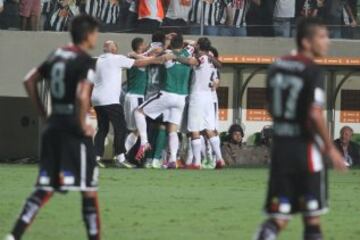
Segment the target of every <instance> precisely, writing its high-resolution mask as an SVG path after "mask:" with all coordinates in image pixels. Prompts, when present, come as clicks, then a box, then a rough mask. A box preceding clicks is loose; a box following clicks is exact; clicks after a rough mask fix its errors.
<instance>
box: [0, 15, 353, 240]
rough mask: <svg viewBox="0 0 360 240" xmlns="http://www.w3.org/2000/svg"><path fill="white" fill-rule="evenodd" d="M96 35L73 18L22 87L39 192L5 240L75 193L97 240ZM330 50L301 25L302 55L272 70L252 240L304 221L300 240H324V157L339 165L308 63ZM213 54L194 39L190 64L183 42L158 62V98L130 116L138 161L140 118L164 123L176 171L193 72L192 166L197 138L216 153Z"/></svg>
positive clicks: (319, 82) (315, 30)
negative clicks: (261, 210) (269, 133)
mask: <svg viewBox="0 0 360 240" xmlns="http://www.w3.org/2000/svg"><path fill="white" fill-rule="evenodd" d="M97 29H98V23H97V21H96V20H95V19H93V18H92V17H89V16H78V17H75V18H74V19H73V21H72V24H71V30H70V34H71V37H72V40H73V45H70V46H66V47H62V48H58V49H56V50H55V51H54V52H53V53H51V54H50V56H49V57H48V58H47V59H46V60H45V61H44V62H43V63H42V64H41V65H40V66H39V67H37V68H35V69H34V70H32V71H31V72H30V73H29V74H28V75H27V76H26V77H25V82H24V84H25V89H26V91H27V93H28V95H29V96H30V99H31V101H32V103H33V105H34V106H35V107H36V109H37V110H38V112H39V114H40V116H41V117H42V118H43V119H46V123H47V124H46V127H45V128H44V131H43V133H42V144H41V154H40V163H39V176H38V178H37V183H36V188H35V190H34V192H33V193H31V194H30V196H29V197H28V199H27V200H26V202H25V205H24V207H23V210H22V211H21V213H20V215H19V218H18V219H17V221H16V223H15V225H14V227H13V229H12V230H11V233H10V234H9V235H7V236H6V238H5V239H6V240H18V239H21V237H22V236H23V234H24V232H25V230H26V229H27V228H28V226H29V225H30V224H31V222H32V221H33V220H34V218H35V216H36V214H37V213H38V212H39V210H40V209H41V207H43V205H44V204H45V203H46V202H47V201H48V200H49V199H50V198H51V197H52V195H53V193H54V192H55V191H59V192H64V191H70V190H76V191H80V192H81V195H82V214H83V220H84V223H85V226H86V230H87V235H88V239H90V240H100V218H99V205H98V201H97V177H98V171H97V167H96V160H95V153H94V146H93V144H92V138H91V137H92V136H93V135H94V129H92V128H91V126H89V125H87V123H86V113H87V111H88V110H89V107H90V97H89V96H90V93H91V88H92V86H93V81H94V75H95V73H94V70H93V69H94V66H93V61H92V59H91V57H90V56H89V55H88V53H87V51H88V50H90V49H92V48H94V47H95V45H96V40H97V35H98V32H97ZM328 45H329V38H328V32H327V29H326V27H325V26H324V25H323V24H322V23H321V22H320V21H319V20H317V19H313V18H308V19H305V20H303V21H302V22H300V23H299V25H298V29H297V47H298V54H297V55H295V56H286V57H282V58H280V59H279V60H278V61H276V62H275V63H274V64H273V65H272V66H271V67H270V69H269V74H268V77H267V91H268V94H267V96H268V100H269V110H270V113H271V115H272V117H273V119H274V142H273V147H272V161H271V166H270V180H269V187H268V194H267V198H266V201H265V211H266V213H267V214H268V215H269V218H268V219H267V220H265V221H264V222H263V223H262V224H261V225H260V227H259V230H258V232H257V234H256V236H255V238H254V239H256V240H275V239H277V236H278V234H279V233H280V232H281V231H282V230H283V229H284V228H285V227H286V226H287V224H288V222H289V220H290V218H291V216H292V215H293V214H295V213H301V214H302V216H303V223H304V236H303V239H304V240H322V239H323V236H322V232H321V227H320V225H321V224H320V215H321V214H323V213H325V212H326V211H327V209H328V204H327V187H326V186H327V181H326V166H325V165H324V161H323V159H322V158H323V156H325V155H327V156H328V157H329V158H330V159H331V160H332V163H333V166H334V168H335V169H337V170H346V165H345V163H344V159H343V158H342V156H341V154H340V153H339V152H338V150H337V149H336V147H335V146H334V144H333V142H332V141H331V140H330V137H329V135H328V129H327V127H326V122H325V120H324V115H323V111H322V109H323V107H324V102H325V93H324V88H323V77H321V71H320V69H319V67H318V66H316V64H315V63H314V58H315V57H323V56H324V55H325V54H326V52H327V50H328ZM209 47H210V43H209V42H208V40H206V39H199V41H198V42H197V44H196V48H197V51H198V52H197V53H195V56H194V51H195V50H193V47H191V46H187V47H185V48H184V44H183V40H182V37H181V35H175V36H174V37H173V38H172V40H171V42H170V49H168V50H166V51H165V52H169V53H170V54H173V56H172V57H170V56H169V55H167V56H166V57H164V58H163V59H162V62H165V73H164V78H165V80H164V82H163V84H162V85H161V90H160V92H159V93H158V94H156V95H155V96H153V97H150V98H148V99H147V100H146V101H145V102H144V103H143V104H141V105H140V106H139V107H137V108H136V110H135V113H134V122H135V125H136V127H137V129H138V132H139V136H140V138H141V146H140V148H139V151H138V153H137V158H142V157H143V156H144V154H145V153H146V151H148V150H149V142H148V139H147V133H146V126H147V122H146V119H145V116H148V117H150V118H152V119H155V118H157V117H158V116H160V115H162V117H163V122H166V123H167V130H168V131H169V150H170V159H171V161H169V162H170V163H171V164H172V165H174V164H173V162H174V159H176V158H175V156H176V151H177V148H178V139H177V138H174V137H173V136H174V135H175V134H174V133H176V131H177V129H178V127H179V125H180V122H181V118H182V113H183V109H184V106H185V96H186V95H187V93H188V88H187V84H185V83H186V82H185V83H184V79H185V80H187V79H189V78H190V71H191V67H190V66H194V67H193V71H194V73H193V75H192V77H193V79H192V80H193V81H192V84H191V91H190V97H189V103H188V105H189V106H188V107H189V110H188V114H189V115H190V116H191V117H189V119H188V121H189V122H188V129H189V132H191V137H192V142H191V145H192V147H193V152H194V156H195V158H197V157H198V156H196V154H198V151H197V150H196V148H197V144H196V143H197V142H198V140H199V138H198V137H199V132H200V131H201V130H203V129H206V130H207V132H208V136H209V139H210V143H211V144H212V146H214V145H215V144H214V142H216V141H214V135H211V134H215V133H214V131H213V130H212V128H211V124H213V123H212V122H207V121H204V119H207V120H208V117H209V116H206V117H204V112H205V109H206V108H208V107H209V106H208V105H211V104H209V103H212V102H213V98H212V94H211V90H209V89H211V88H212V87H213V86H212V85H211V82H209V81H208V79H207V78H206V83H207V84H208V85H207V86H206V85H205V78H203V76H207V75H206V74H209V73H208V72H207V71H205V70H206V69H210V66H211V68H213V67H214V66H213V64H211V62H212V63H214V62H215V59H213V58H212V57H211V56H210V54H209V49H210V48H209ZM140 55H142V53H140ZM185 77H187V78H185ZM42 79H45V80H46V81H49V83H50V86H51V100H52V101H51V102H52V113H51V115H50V116H47V115H46V112H45V108H44V106H43V104H42V102H41V101H40V98H39V93H38V90H37V83H38V82H39V81H41V80H42ZM180 79H181V81H180ZM170 80H171V81H170ZM194 80H198V81H194ZM203 81H204V82H203ZM128 97H129V96H128ZM210 117H211V116H210ZM192 118H194V119H195V121H194V122H192V121H191V119H192ZM207 124H208V125H207ZM204 126H205V127H204ZM208 126H210V127H208ZM209 133H210V134H209ZM214 151H215V150H214ZM197 161H198V159H197ZM169 167H173V166H169Z"/></svg>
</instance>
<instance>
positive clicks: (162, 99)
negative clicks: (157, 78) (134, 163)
mask: <svg viewBox="0 0 360 240" xmlns="http://www.w3.org/2000/svg"><path fill="white" fill-rule="evenodd" d="M167 104H168V101H167V96H166V95H165V94H164V93H162V92H160V93H158V94H157V95H155V96H153V97H151V98H149V99H148V100H147V101H145V102H144V103H143V104H141V105H140V106H139V108H138V109H137V110H135V114H134V116H135V123H136V127H137V130H138V131H139V135H140V140H141V145H140V148H139V150H138V152H137V153H136V157H135V158H136V159H137V160H140V159H142V158H143V157H144V155H145V153H146V152H147V151H148V150H149V149H150V144H149V140H148V135H147V123H146V116H147V117H149V118H151V119H153V120H154V119H156V118H158V117H159V116H160V115H161V114H162V113H163V112H164V110H166V109H167Z"/></svg>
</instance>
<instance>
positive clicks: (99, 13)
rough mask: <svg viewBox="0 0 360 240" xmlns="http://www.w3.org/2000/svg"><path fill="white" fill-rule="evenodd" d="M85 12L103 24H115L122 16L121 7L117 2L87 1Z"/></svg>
mask: <svg viewBox="0 0 360 240" xmlns="http://www.w3.org/2000/svg"><path fill="white" fill-rule="evenodd" d="M85 12H86V13H87V14H89V15H91V16H93V17H95V18H98V19H100V20H101V21H102V22H103V23H106V24H115V23H117V21H118V19H119V16H120V5H119V3H118V2H117V1H110V0H87V1H86V5H85Z"/></svg>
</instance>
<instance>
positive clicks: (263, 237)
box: [254, 218, 289, 240]
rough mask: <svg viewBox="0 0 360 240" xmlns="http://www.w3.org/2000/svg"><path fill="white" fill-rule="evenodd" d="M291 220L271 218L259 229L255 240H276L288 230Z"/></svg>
mask: <svg viewBox="0 0 360 240" xmlns="http://www.w3.org/2000/svg"><path fill="white" fill-rule="evenodd" d="M288 222H289V220H287V219H277V218H269V219H267V220H265V221H264V222H263V223H262V224H261V225H260V227H259V229H258V232H257V233H256V235H255V237H254V240H276V239H277V236H278V235H279V233H280V232H281V231H282V230H284V229H285V228H286V226H287V225H288Z"/></svg>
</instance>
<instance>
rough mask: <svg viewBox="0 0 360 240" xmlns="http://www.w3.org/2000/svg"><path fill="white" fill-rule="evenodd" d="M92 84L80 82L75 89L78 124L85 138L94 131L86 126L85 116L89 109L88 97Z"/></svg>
mask: <svg viewBox="0 0 360 240" xmlns="http://www.w3.org/2000/svg"><path fill="white" fill-rule="evenodd" d="M92 86H93V84H92V83H91V82H89V81H80V82H79V83H78V86H77V89H76V105H77V111H78V112H77V117H78V122H79V125H80V127H81V129H82V130H83V133H84V135H85V136H88V137H92V136H93V135H94V133H95V130H94V129H93V128H92V127H91V126H90V125H88V124H86V114H87V112H88V110H89V108H90V95H91V90H92Z"/></svg>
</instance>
